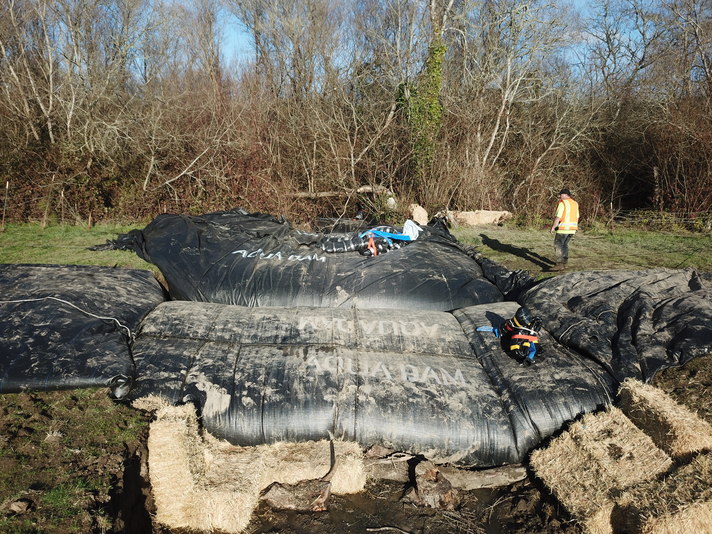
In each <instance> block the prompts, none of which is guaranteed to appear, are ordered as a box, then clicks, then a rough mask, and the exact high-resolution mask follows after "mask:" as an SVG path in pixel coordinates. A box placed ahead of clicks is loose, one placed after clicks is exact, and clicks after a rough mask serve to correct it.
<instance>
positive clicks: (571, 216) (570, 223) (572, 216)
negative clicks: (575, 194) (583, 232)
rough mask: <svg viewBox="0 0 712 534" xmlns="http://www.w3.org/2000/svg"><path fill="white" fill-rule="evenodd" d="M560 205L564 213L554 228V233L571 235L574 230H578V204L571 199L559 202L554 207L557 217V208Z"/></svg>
mask: <svg viewBox="0 0 712 534" xmlns="http://www.w3.org/2000/svg"><path fill="white" fill-rule="evenodd" d="M562 204H563V206H564V211H563V213H562V214H561V220H560V221H559V226H557V227H556V231H557V233H560V234H573V233H575V232H576V230H578V219H579V209H578V202H576V201H575V200H574V199H573V198H565V199H564V200H559V204H558V206H557V207H556V213H557V216H558V213H559V206H561V205H562Z"/></svg>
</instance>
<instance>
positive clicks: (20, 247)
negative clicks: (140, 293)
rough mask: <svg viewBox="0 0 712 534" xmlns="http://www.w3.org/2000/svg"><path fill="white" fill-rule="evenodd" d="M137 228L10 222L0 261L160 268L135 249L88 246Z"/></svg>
mask: <svg viewBox="0 0 712 534" xmlns="http://www.w3.org/2000/svg"><path fill="white" fill-rule="evenodd" d="M134 228H140V227H133V226H120V225H97V226H95V227H93V228H92V229H91V230H89V229H87V228H86V227H82V226H69V225H57V226H47V227H46V228H44V229H42V228H41V227H40V226H39V225H37V224H29V223H28V224H10V225H8V226H7V227H6V228H5V231H4V232H0V263H41V264H63V265H106V266H114V267H127V268H133V269H150V270H153V271H154V272H158V270H157V269H156V268H155V267H154V266H153V265H151V264H149V263H146V262H145V261H143V260H141V259H140V258H139V257H138V256H136V254H134V253H133V252H129V251H124V250H106V251H92V250H87V247H90V246H93V245H101V244H104V243H106V242H107V241H108V240H110V239H116V237H117V236H118V234H125V233H127V232H128V231H129V230H133V229H134Z"/></svg>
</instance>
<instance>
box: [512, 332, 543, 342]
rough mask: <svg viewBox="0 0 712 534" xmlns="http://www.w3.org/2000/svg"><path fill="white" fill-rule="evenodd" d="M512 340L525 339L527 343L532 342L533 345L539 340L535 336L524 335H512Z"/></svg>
mask: <svg viewBox="0 0 712 534" xmlns="http://www.w3.org/2000/svg"><path fill="white" fill-rule="evenodd" d="M512 339H525V340H527V341H533V342H534V343H536V342H538V341H539V338H538V337H537V336H526V335H524V334H514V335H513V336H512Z"/></svg>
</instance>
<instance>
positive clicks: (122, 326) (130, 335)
mask: <svg viewBox="0 0 712 534" xmlns="http://www.w3.org/2000/svg"><path fill="white" fill-rule="evenodd" d="M43 300H56V301H57V302H61V303H62V304H66V305H67V306H71V307H72V308H74V309H75V310H77V311H80V312H82V313H84V314H86V315H88V316H90V317H94V318H95V319H100V320H102V321H110V322H113V323H114V324H115V325H116V327H117V328H119V329H120V330H125V331H126V335H127V336H128V338H129V340H131V341H133V339H134V333H133V332H131V329H130V328H129V327H128V326H126V325H125V324H123V323H121V321H119V320H118V319H117V318H116V317H104V316H102V315H96V314H95V313H92V312H90V311H88V310H85V309H83V308H80V307H79V306H77V305H76V304H72V303H71V302H69V301H67V300H64V299H60V298H57V297H42V298H37V299H19V300H0V304H22V303H25V302H42V301H43Z"/></svg>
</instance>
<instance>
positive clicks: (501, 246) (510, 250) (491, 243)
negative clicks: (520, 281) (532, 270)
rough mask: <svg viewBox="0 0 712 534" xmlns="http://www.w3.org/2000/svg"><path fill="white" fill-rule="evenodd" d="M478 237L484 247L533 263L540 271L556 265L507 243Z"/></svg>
mask: <svg viewBox="0 0 712 534" xmlns="http://www.w3.org/2000/svg"><path fill="white" fill-rule="evenodd" d="M480 237H481V238H482V244H483V245H485V246H486V247H489V248H491V249H492V250H498V251H500V252H505V253H507V254H512V255H514V256H517V257H518V258H522V259H523V260H526V261H528V262H531V263H533V264H534V265H536V266H537V267H539V268H540V269H541V270H542V271H549V270H550V269H551V268H552V267H554V266H555V265H556V263H555V262H553V261H552V260H550V259H549V258H546V257H544V256H541V255H539V254H537V253H536V252H532V251H531V250H529V249H528V248H523V247H516V246H514V245H510V244H509V243H502V242H501V241H499V240H497V239H491V238H490V237H488V236H487V235H485V234H480Z"/></svg>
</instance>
